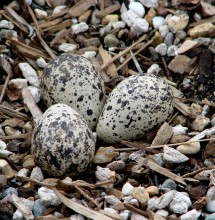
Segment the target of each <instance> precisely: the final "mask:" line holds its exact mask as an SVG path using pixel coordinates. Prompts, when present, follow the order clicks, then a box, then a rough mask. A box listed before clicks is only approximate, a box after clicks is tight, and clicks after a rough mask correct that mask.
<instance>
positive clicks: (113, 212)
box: [104, 207, 118, 216]
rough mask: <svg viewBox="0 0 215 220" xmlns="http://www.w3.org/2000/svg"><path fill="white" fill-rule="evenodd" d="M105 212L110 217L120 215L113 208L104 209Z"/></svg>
mask: <svg viewBox="0 0 215 220" xmlns="http://www.w3.org/2000/svg"><path fill="white" fill-rule="evenodd" d="M104 212H105V213H106V214H107V215H108V214H109V215H110V216H111V215H118V212H117V211H116V210H115V209H113V208H108V207H105V208H104Z"/></svg>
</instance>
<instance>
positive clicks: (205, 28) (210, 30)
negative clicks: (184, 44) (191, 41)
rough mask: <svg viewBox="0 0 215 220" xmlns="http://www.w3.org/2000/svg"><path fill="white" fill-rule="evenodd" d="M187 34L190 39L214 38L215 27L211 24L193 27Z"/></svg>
mask: <svg viewBox="0 0 215 220" xmlns="http://www.w3.org/2000/svg"><path fill="white" fill-rule="evenodd" d="M188 34H189V35H190V37H192V38H197V37H214V36H215V26H214V25H213V24H212V23H203V24H199V25H197V26H195V27H194V28H192V29H190V30H189V31H188Z"/></svg>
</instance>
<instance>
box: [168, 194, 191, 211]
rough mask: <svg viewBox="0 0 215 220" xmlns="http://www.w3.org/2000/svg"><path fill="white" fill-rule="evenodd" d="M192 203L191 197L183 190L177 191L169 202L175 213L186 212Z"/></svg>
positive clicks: (171, 209)
mask: <svg viewBox="0 0 215 220" xmlns="http://www.w3.org/2000/svg"><path fill="white" fill-rule="evenodd" d="M191 205H192V202H191V200H190V198H189V197H188V196H186V195H184V194H183V193H181V192H176V194H175V196H174V197H173V199H172V201H171V202H170V204H169V210H170V211H171V212H173V213H175V214H184V213H186V212H187V211H188V208H189V207H190V206H191Z"/></svg>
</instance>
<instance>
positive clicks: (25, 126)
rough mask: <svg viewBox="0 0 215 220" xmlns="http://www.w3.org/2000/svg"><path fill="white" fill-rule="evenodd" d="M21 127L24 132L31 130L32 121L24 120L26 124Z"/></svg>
mask: <svg viewBox="0 0 215 220" xmlns="http://www.w3.org/2000/svg"><path fill="white" fill-rule="evenodd" d="M23 128H24V129H25V131H26V133H28V132H32V131H33V125H32V122H30V121H28V122H26V124H25V125H24V127H23Z"/></svg>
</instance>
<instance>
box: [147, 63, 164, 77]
mask: <svg viewBox="0 0 215 220" xmlns="http://www.w3.org/2000/svg"><path fill="white" fill-rule="evenodd" d="M160 71H161V68H160V66H159V65H158V64H152V65H151V66H150V67H149V68H148V70H147V73H148V74H153V75H158V74H159V73H160Z"/></svg>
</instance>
